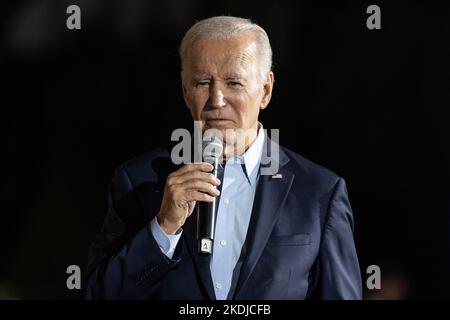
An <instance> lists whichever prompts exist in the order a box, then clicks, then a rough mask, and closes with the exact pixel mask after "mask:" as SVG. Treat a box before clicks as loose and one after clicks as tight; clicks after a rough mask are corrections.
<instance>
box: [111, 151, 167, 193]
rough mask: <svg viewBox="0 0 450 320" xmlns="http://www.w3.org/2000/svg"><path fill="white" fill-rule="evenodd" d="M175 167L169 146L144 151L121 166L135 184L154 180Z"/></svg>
mask: <svg viewBox="0 0 450 320" xmlns="http://www.w3.org/2000/svg"><path fill="white" fill-rule="evenodd" d="M173 167H174V164H173V163H172V161H171V159H170V149H169V147H164V148H157V149H154V150H150V151H147V152H144V153H142V154H139V155H137V156H135V157H133V158H131V159H130V160H128V161H126V162H124V163H122V164H121V165H120V166H119V168H122V169H123V170H124V171H125V172H126V173H127V175H128V177H129V178H130V180H131V182H132V184H133V185H134V186H136V185H139V184H141V183H143V182H145V181H154V180H156V179H158V178H159V177H161V175H165V174H166V173H167V171H170V170H171V169H172V168H173Z"/></svg>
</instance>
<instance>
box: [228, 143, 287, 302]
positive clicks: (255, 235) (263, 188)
mask: <svg viewBox="0 0 450 320" xmlns="http://www.w3.org/2000/svg"><path fill="white" fill-rule="evenodd" d="M269 144H274V142H272V141H271V140H270V139H268V138H267V143H266V145H265V148H267V146H268V145H269ZM277 147H278V146H277ZM270 150H273V148H271V149H270ZM264 152H266V149H265V150H264ZM263 154H267V153H263ZM271 159H272V160H271V161H276V158H273V157H271ZM288 161H289V159H288V157H287V155H286V154H285V153H284V152H283V150H282V149H281V148H280V149H279V170H278V172H277V173H278V174H281V178H273V177H272V175H260V176H259V179H258V185H257V189H256V194H255V200H254V202H253V203H254V206H253V210H252V216H251V219H250V224H249V229H248V231H247V238H246V242H245V243H246V246H247V254H246V256H245V259H244V262H243V265H242V268H241V271H240V275H239V279H238V283H237V285H236V291H235V292H234V298H242V297H240V296H239V295H240V294H241V293H242V292H241V289H242V288H243V287H244V285H245V284H246V282H247V280H248V279H249V277H250V275H251V273H252V272H253V269H254V268H255V265H256V263H257V262H258V259H259V257H260V256H261V253H262V251H263V250H264V248H265V246H266V243H267V241H268V239H269V236H270V234H271V232H272V229H273V228H274V226H275V222H276V221H277V219H278V216H279V214H280V210H279V209H280V208H281V207H282V205H283V204H284V202H285V200H286V197H287V195H288V194H289V190H290V188H291V185H292V182H293V181H294V177H295V175H294V174H293V173H292V172H291V171H289V170H287V169H285V168H283V166H284V165H285V164H286V163H287V162H288ZM260 170H261V169H260Z"/></svg>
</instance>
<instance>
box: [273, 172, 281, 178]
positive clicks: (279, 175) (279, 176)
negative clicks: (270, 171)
mask: <svg viewBox="0 0 450 320" xmlns="http://www.w3.org/2000/svg"><path fill="white" fill-rule="evenodd" d="M282 178H283V175H282V174H281V173H277V174H274V175H273V176H272V179H282Z"/></svg>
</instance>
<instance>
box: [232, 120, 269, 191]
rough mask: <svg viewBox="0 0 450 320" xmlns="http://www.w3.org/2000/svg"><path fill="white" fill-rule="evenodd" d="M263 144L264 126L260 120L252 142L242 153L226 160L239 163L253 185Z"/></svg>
mask: <svg viewBox="0 0 450 320" xmlns="http://www.w3.org/2000/svg"><path fill="white" fill-rule="evenodd" d="M263 146H264V128H263V125H262V123H261V122H258V135H257V136H256V139H255V140H254V141H253V142H252V144H251V145H250V147H249V148H248V149H247V151H245V153H244V154H243V155H240V156H237V157H233V158H231V159H228V160H227V163H226V164H229V163H240V164H242V168H243V170H244V173H245V175H246V176H247V179H248V181H249V183H250V185H252V186H253V185H254V184H255V183H256V178H257V176H258V169H259V165H260V163H261V154H262V149H263Z"/></svg>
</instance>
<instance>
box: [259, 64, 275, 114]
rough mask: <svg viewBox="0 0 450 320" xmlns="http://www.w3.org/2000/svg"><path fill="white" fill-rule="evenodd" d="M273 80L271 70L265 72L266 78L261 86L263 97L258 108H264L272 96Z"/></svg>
mask: <svg viewBox="0 0 450 320" xmlns="http://www.w3.org/2000/svg"><path fill="white" fill-rule="evenodd" d="M274 82H275V76H274V74H273V72H272V71H270V72H269V73H268V74H267V77H266V80H265V82H264V86H263V97H262V99H261V105H260V107H259V108H260V109H261V110H264V109H265V108H266V107H267V105H268V104H269V102H270V99H271V98H272V89H273V83H274Z"/></svg>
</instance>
